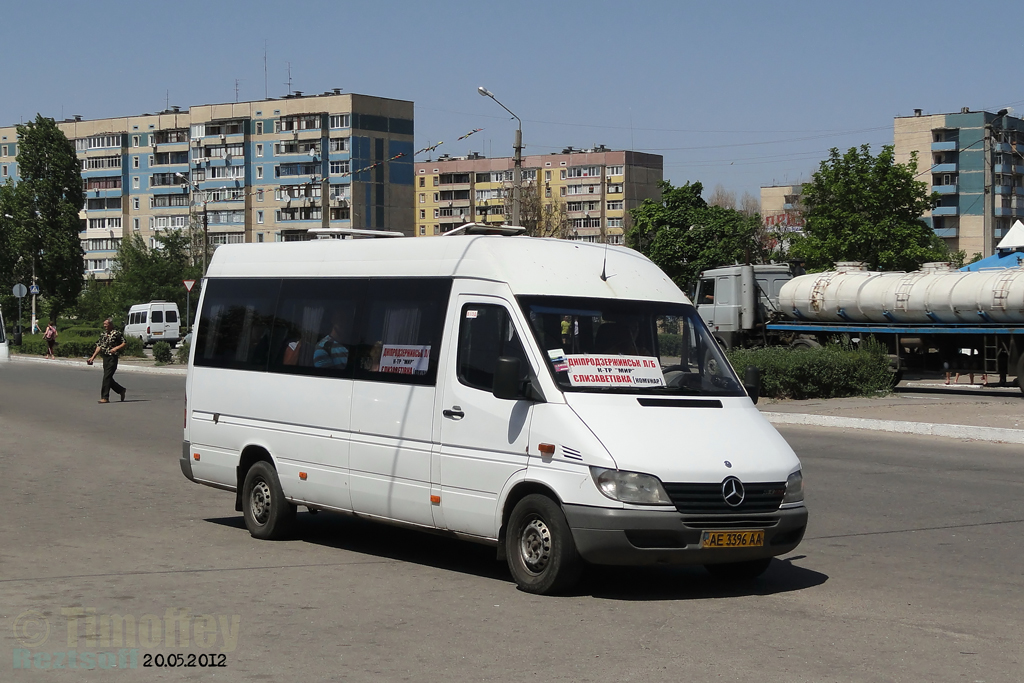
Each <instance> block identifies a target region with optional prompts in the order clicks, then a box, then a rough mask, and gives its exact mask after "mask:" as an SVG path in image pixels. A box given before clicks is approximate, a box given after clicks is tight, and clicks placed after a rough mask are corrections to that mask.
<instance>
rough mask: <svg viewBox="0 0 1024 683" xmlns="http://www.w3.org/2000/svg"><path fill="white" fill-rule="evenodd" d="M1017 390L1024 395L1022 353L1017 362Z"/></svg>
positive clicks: (1023, 360)
mask: <svg viewBox="0 0 1024 683" xmlns="http://www.w3.org/2000/svg"><path fill="white" fill-rule="evenodd" d="M1017 388H1018V389H1020V391H1021V393H1024V353H1022V354H1021V355H1020V359H1019V360H1018V361H1017Z"/></svg>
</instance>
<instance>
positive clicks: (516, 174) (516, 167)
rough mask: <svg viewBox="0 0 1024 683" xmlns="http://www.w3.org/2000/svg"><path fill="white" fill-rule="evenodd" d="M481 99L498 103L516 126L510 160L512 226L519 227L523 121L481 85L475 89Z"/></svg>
mask: <svg viewBox="0 0 1024 683" xmlns="http://www.w3.org/2000/svg"><path fill="white" fill-rule="evenodd" d="M476 91H477V92H478V93H480V95H481V96H483V97H490V98H491V99H492V100H494V101H495V102H497V103H498V106H500V107H501V108H502V109H504V110H505V111H507V112H508V113H509V114H512V118H514V119H515V120H516V123H518V126H517V127H516V144H515V156H514V157H513V158H512V225H519V209H520V206H521V205H522V201H523V198H522V192H523V121H522V119H520V118H519V117H518V116H516V115H515V112H513V111H512V110H511V109H509V108H508V107H506V106H505V105H504V104H502V103H501V102H500V101H499V100H498V98H497V97H495V96H494V93H492V92H491V91H490V90H488V89H487V88H485V87H483V86H482V85H481V86H480V87H479V88H477V89H476Z"/></svg>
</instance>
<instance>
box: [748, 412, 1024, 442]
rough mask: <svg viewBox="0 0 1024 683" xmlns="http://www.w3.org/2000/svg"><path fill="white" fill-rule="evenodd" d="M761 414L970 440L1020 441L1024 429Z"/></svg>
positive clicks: (792, 421) (774, 419)
mask: <svg viewBox="0 0 1024 683" xmlns="http://www.w3.org/2000/svg"><path fill="white" fill-rule="evenodd" d="M761 414H762V415H764V416H765V418H767V420H768V421H769V422H771V423H772V424H788V425H808V426H814V427H838V428H844V429H867V430H871V431H876V432H895V433H897V434H919V435H922V436H942V437H946V438H951V439H970V440H973V441H994V442H996V443H1020V444H1024V429H1004V428H1002V427H975V426H972V425H955V424H936V423H934V422H901V421H899V420H871V419H867V418H862V417H836V416H834V415H808V414H802V413H769V412H764V413H761Z"/></svg>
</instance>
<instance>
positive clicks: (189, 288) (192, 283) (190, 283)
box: [182, 280, 196, 292]
mask: <svg viewBox="0 0 1024 683" xmlns="http://www.w3.org/2000/svg"><path fill="white" fill-rule="evenodd" d="M182 283H184V285H185V291H186V292H191V291H192V288H193V287H195V286H196V281H195V280H182Z"/></svg>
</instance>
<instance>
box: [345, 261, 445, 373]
mask: <svg viewBox="0 0 1024 683" xmlns="http://www.w3.org/2000/svg"><path fill="white" fill-rule="evenodd" d="M451 286H452V283H451V280H440V279H427V278H416V279H413V278H409V279H393V280H390V279H389V280H377V279H373V280H368V281H367V294H366V297H365V306H364V308H363V312H362V314H361V315H360V316H359V320H360V322H359V323H358V324H357V326H358V327H359V329H360V341H359V344H358V345H357V346H356V348H355V349H354V350H350V354H352V355H354V358H355V361H354V362H356V363H357V364H358V365H357V366H356V368H355V375H356V378H357V379H370V380H375V381H379V382H397V383H402V384H423V385H434V384H435V383H436V381H437V359H438V356H439V354H440V352H441V334H442V329H443V326H444V318H445V313H446V311H447V305H448V297H449V295H450V293H451Z"/></svg>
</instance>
